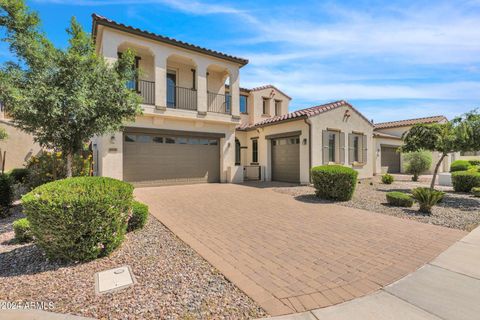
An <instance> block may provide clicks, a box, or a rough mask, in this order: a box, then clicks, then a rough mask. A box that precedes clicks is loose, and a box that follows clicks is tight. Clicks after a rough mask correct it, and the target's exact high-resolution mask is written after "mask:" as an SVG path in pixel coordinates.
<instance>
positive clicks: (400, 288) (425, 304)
mask: <svg viewBox="0 0 480 320" xmlns="http://www.w3.org/2000/svg"><path fill="white" fill-rule="evenodd" d="M479 317H480V227H478V228H476V229H475V230H474V231H472V232H471V233H470V234H469V235H467V236H466V237H464V238H463V239H462V240H460V241H458V242H457V243H455V244H454V245H452V246H451V247H450V248H448V249H447V250H446V251H445V252H443V253H442V254H441V255H439V256H438V257H437V258H436V259H435V260H433V261H432V262H430V263H428V264H426V265H425V266H423V267H422V268H420V269H418V270H417V271H415V272H413V273H412V274H410V275H408V276H406V277H404V278H402V279H401V280H399V281H397V282H395V283H393V284H391V285H389V286H387V287H385V288H383V289H381V290H379V291H377V292H375V293H374V294H371V295H368V296H365V297H363V298H358V299H355V300H352V301H349V302H345V303H342V304H338V305H335V306H331V307H328V308H323V309H316V310H313V311H310V312H303V313H297V314H292V315H286V316H281V317H274V318H269V319H275V320H351V319H355V320H367V319H368V320H384V319H387V320H404V319H413V320H415V319H418V320H422V319H425V320H426V319H428V320H471V319H479Z"/></svg>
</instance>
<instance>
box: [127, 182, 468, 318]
mask: <svg viewBox="0 0 480 320" xmlns="http://www.w3.org/2000/svg"><path fill="white" fill-rule="evenodd" d="M135 194H136V197H137V198H138V199H139V200H141V201H143V202H145V203H147V204H148V205H149V206H150V211H151V213H152V214H153V215H154V216H155V217H157V218H158V219H159V220H160V221H161V222H163V223H164V224H165V225H166V226H167V227H168V228H169V229H170V230H172V231H173V232H174V233H175V234H176V235H177V236H178V237H180V238H181V239H182V240H183V241H185V242H186V243H187V244H189V245H190V246H191V247H192V248H193V249H194V250H196V251H197V252H198V253H199V254H200V255H202V256H203V257H204V258H205V259H207V260H208V261H209V262H210V263H211V264H212V265H213V266H215V267H216V268H217V269H218V270H220V271H221V272H222V273H223V274H224V275H225V276H226V277H227V278H228V279H230V281H232V282H233V283H234V284H236V285H237V286H238V287H239V288H240V289H241V290H243V291H244V292H245V293H246V294H248V295H249V296H250V297H251V298H252V299H254V300H255V301H256V302H257V303H259V304H260V305H261V306H262V307H263V308H264V309H265V311H267V312H268V313H269V314H271V315H281V314H287V313H292V312H300V311H304V310H311V309H315V308H321V307H326V306H329V305H333V304H337V303H340V302H343V301H347V300H350V299H353V298H356V297H360V296H363V295H366V294H368V293H370V292H372V291H375V290H377V289H379V288H381V287H382V286H385V285H387V284H389V283H392V282H393V281H395V280H397V279H400V278H401V277H403V276H405V275H406V274H408V273H410V272H412V271H414V270H415V269H417V268H418V267H420V266H422V265H423V264H424V263H426V262H428V261H430V260H432V259H433V258H434V257H435V256H437V255H438V254H439V253H440V252H442V251H443V250H445V249H446V248H447V247H448V246H450V245H451V244H453V243H454V242H455V241H456V240H458V239H460V238H461V237H462V236H464V235H465V233H464V232H462V231H458V230H453V229H447V228H442V227H438V226H433V225H428V224H422V223H418V222H414V221H410V220H405V219H399V218H395V217H391V216H386V215H382V214H377V213H371V212H367V211H362V210H358V209H353V208H347V207H343V206H337V205H331V204H319V203H304V202H301V201H298V200H296V199H294V198H293V197H291V196H289V195H285V194H281V193H278V192H275V191H273V190H271V189H268V188H263V189H262V188H255V187H252V186H246V185H235V184H201V185H189V186H168V187H152V188H140V189H136V190H135Z"/></svg>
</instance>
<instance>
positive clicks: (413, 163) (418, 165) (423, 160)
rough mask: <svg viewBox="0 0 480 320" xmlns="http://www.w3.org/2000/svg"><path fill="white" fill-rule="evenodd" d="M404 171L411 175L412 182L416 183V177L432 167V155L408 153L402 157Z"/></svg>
mask: <svg viewBox="0 0 480 320" xmlns="http://www.w3.org/2000/svg"><path fill="white" fill-rule="evenodd" d="M403 159H404V161H405V163H406V164H405V171H406V172H407V173H409V174H412V175H413V177H412V180H413V181H418V176H419V175H420V174H422V173H423V172H425V171H427V170H428V169H429V168H430V166H431V165H432V153H431V152H428V151H416V152H408V153H405V154H404V156H403Z"/></svg>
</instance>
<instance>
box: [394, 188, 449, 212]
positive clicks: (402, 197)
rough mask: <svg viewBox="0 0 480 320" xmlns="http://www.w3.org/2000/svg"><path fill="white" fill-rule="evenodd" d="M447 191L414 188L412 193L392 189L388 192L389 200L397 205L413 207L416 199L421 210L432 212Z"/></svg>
mask: <svg viewBox="0 0 480 320" xmlns="http://www.w3.org/2000/svg"><path fill="white" fill-rule="evenodd" d="M444 196H445V193H444V192H442V191H438V190H434V189H430V188H415V189H412V194H411V195H410V194H408V193H404V192H399V191H392V192H388V193H387V194H386V197H387V202H388V203H389V204H390V205H392V206H396V207H411V206H413V203H414V201H416V202H418V204H419V205H420V209H419V211H420V212H423V213H427V214H430V213H431V212H432V207H433V206H434V205H436V204H437V203H439V202H441V201H442V200H443V197H444Z"/></svg>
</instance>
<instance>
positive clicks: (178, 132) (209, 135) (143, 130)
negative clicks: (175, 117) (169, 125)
mask: <svg viewBox="0 0 480 320" xmlns="http://www.w3.org/2000/svg"><path fill="white" fill-rule="evenodd" d="M123 131H124V133H148V134H160V135H172V136H179V137H186V136H188V137H190V136H195V137H202V138H217V139H219V138H225V133H219V132H200V131H182V130H168V129H154V128H141V127H124V130H123Z"/></svg>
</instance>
